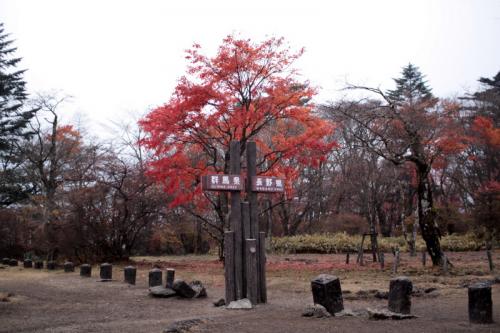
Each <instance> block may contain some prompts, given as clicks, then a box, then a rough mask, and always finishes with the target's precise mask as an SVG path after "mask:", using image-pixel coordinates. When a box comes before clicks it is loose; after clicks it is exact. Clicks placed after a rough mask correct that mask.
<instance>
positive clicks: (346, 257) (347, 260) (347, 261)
mask: <svg viewBox="0 0 500 333" xmlns="http://www.w3.org/2000/svg"><path fill="white" fill-rule="evenodd" d="M349 255H350V253H349V252H347V254H346V255H345V263H346V265H349Z"/></svg>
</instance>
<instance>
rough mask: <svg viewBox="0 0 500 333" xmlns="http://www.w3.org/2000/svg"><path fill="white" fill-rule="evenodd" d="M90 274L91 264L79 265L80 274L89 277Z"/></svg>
mask: <svg viewBox="0 0 500 333" xmlns="http://www.w3.org/2000/svg"><path fill="white" fill-rule="evenodd" d="M91 275H92V266H90V265H89V264H83V265H81V266H80V276H83V277H90V276H91Z"/></svg>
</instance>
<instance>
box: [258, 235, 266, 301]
mask: <svg viewBox="0 0 500 333" xmlns="http://www.w3.org/2000/svg"><path fill="white" fill-rule="evenodd" d="M259 277H260V279H259V283H260V302H261V303H267V285H266V233H265V232H259Z"/></svg>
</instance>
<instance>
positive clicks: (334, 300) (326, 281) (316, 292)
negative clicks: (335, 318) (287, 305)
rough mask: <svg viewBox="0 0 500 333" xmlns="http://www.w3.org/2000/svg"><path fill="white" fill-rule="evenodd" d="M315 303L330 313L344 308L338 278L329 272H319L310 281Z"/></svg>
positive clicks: (333, 313)
mask: <svg viewBox="0 0 500 333" xmlns="http://www.w3.org/2000/svg"><path fill="white" fill-rule="evenodd" d="M311 289H312V294H313V300H314V303H315V304H320V305H322V306H324V307H325V309H326V310H327V311H328V312H329V313H330V314H332V315H335V313H337V312H340V311H342V310H344V301H343V299H342V289H341V287H340V279H339V278H338V277H336V276H333V275H329V274H320V275H318V276H317V277H315V278H314V279H313V280H312V281H311Z"/></svg>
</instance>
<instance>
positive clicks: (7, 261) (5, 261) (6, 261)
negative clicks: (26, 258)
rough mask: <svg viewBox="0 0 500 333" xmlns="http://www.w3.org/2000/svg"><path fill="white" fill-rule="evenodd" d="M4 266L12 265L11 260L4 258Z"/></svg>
mask: <svg viewBox="0 0 500 333" xmlns="http://www.w3.org/2000/svg"><path fill="white" fill-rule="evenodd" d="M2 264H3V265H10V258H3V259H2Z"/></svg>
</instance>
